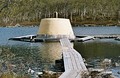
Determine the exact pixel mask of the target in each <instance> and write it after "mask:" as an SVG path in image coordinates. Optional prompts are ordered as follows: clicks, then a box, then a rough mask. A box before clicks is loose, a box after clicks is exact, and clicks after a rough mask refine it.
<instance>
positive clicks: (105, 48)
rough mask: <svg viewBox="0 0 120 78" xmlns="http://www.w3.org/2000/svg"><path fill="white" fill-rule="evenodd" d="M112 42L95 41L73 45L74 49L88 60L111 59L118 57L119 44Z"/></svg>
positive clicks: (119, 52) (119, 51)
mask: <svg viewBox="0 0 120 78" xmlns="http://www.w3.org/2000/svg"><path fill="white" fill-rule="evenodd" d="M111 41H112V40H95V41H91V42H85V43H75V44H74V46H75V49H76V50H77V51H78V52H80V53H81V54H82V56H83V57H84V58H86V59H88V58H95V57H100V58H113V57H118V56H119V55H120V44H116V42H115V41H113V42H111Z"/></svg>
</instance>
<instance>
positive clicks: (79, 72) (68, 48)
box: [59, 38, 88, 78]
mask: <svg viewBox="0 0 120 78" xmlns="http://www.w3.org/2000/svg"><path fill="white" fill-rule="evenodd" d="M60 43H61V45H62V51H63V60H64V68H65V72H64V73H63V74H62V75H61V76H60V77H59V78H83V75H84V74H87V73H88V70H87V68H86V66H85V64H84V61H83V58H82V56H81V55H80V53H78V52H77V51H76V50H75V49H74V48H73V45H72V44H71V43H70V41H69V39H67V38H65V39H60Z"/></svg>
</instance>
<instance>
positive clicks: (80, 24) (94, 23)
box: [0, 21, 120, 27]
mask: <svg viewBox="0 0 120 78" xmlns="http://www.w3.org/2000/svg"><path fill="white" fill-rule="evenodd" d="M39 25H40V22H27V21H25V22H20V23H12V24H10V23H6V24H5V23H0V27H14V26H15V27H19V26H20V27H26V26H28V27H29V26H39ZM71 25H72V26H73V27H101V26H118V27H119V26H120V23H117V22H114V21H112V22H109V21H104V22H101V21H98V22H97V21H79V22H75V21H73V22H71Z"/></svg>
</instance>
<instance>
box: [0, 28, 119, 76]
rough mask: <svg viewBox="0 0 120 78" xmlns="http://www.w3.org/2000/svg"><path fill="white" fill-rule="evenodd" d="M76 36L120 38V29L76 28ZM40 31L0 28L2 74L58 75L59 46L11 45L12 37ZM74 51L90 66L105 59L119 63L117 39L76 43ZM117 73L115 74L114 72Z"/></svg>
mask: <svg viewBox="0 0 120 78" xmlns="http://www.w3.org/2000/svg"><path fill="white" fill-rule="evenodd" d="M73 30H74V33H75V35H94V34H120V27H73ZM37 31H38V27H13V28H7V27H6V28H4V27H0V68H1V71H6V70H8V69H9V70H12V71H14V72H16V73H19V74H25V73H27V72H28V71H27V70H28V69H29V68H31V69H33V70H35V71H41V70H53V71H55V60H59V59H61V58H62V56H61V55H62V53H61V46H60V44H59V43H56V42H54V43H30V42H20V41H8V39H9V38H11V37H16V36H23V35H30V34H37ZM74 48H75V49H76V50H77V51H79V52H80V53H81V55H82V56H83V58H85V59H86V60H87V62H93V63H96V62H94V61H96V60H100V62H102V61H103V60H104V59H105V58H108V59H111V60H112V61H114V62H117V63H118V64H119V63H120V61H119V60H120V41H115V40H114V39H97V40H91V41H87V42H83V43H81V42H78V43H74ZM113 71H114V70H113Z"/></svg>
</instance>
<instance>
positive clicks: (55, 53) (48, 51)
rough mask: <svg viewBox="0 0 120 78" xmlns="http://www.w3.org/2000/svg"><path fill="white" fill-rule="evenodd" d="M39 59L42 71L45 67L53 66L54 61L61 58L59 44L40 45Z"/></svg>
mask: <svg viewBox="0 0 120 78" xmlns="http://www.w3.org/2000/svg"><path fill="white" fill-rule="evenodd" d="M39 56H40V57H39V58H41V62H42V64H43V65H44V66H43V69H46V67H45V66H46V65H48V66H50V64H55V60H59V59H61V58H62V50H61V45H60V43H59V42H54V43H42V46H39Z"/></svg>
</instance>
